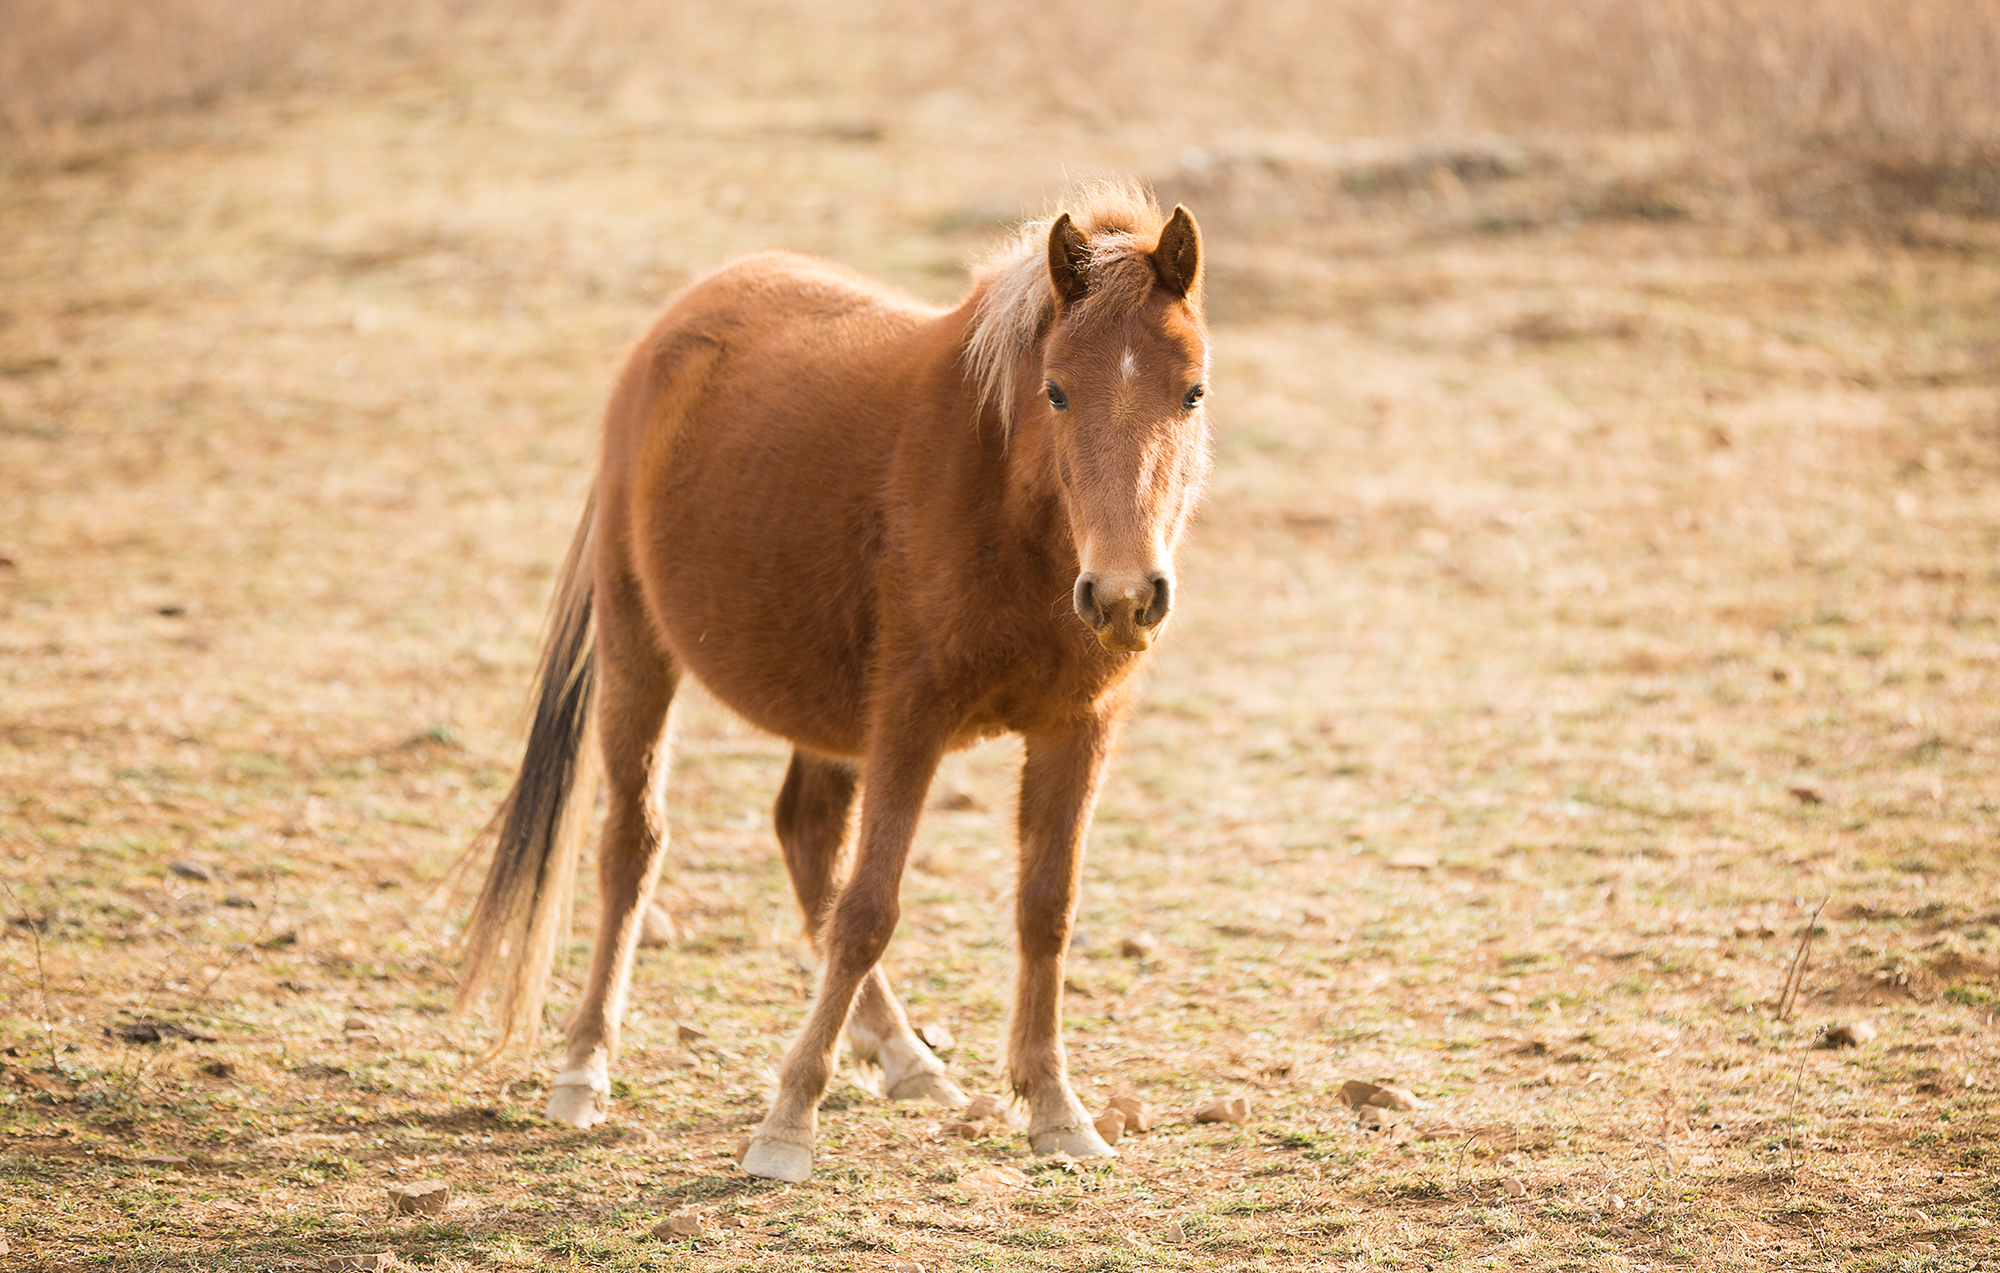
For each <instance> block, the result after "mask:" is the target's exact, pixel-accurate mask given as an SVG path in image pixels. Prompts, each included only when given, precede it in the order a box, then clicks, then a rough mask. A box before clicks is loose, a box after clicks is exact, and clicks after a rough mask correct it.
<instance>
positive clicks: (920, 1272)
mask: <svg viewBox="0 0 2000 1273" xmlns="http://www.w3.org/2000/svg"><path fill="white" fill-rule="evenodd" d="M889 1273H924V1266H923V1265H921V1264H919V1263H917V1262H916V1261H915V1260H898V1261H897V1262H896V1263H894V1264H891V1265H890V1266H889Z"/></svg>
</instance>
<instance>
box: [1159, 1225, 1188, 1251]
mask: <svg viewBox="0 0 2000 1273" xmlns="http://www.w3.org/2000/svg"><path fill="white" fill-rule="evenodd" d="M1160 1241H1162V1242H1164V1243H1166V1244H1167V1245H1168V1246H1180V1245H1181V1244H1182V1243H1184V1242H1186V1241H1187V1226H1186V1225H1184V1224H1182V1223H1181V1222H1180V1221H1178V1220H1169V1221H1167V1227H1166V1228H1164V1229H1162V1230H1160Z"/></svg>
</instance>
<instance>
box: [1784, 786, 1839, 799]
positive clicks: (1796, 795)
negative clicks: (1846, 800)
mask: <svg viewBox="0 0 2000 1273" xmlns="http://www.w3.org/2000/svg"><path fill="white" fill-rule="evenodd" d="M1785 790H1787V791H1789V792H1791V793H1792V798H1793V799H1794V800H1797V801H1798V802H1799V803H1800V804H1839V803H1840V800H1839V797H1838V796H1837V794H1836V793H1835V792H1834V790H1833V788H1831V787H1829V786H1827V785H1826V784H1825V783H1820V782H1795V783H1793V784H1792V785H1791V786H1789V787H1787V788H1785Z"/></svg>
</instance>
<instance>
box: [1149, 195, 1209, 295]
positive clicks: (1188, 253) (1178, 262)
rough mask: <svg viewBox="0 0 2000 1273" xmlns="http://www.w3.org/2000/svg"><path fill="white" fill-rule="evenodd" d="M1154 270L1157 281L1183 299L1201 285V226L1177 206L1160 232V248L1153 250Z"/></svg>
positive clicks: (1182, 208) (1186, 211)
mask: <svg viewBox="0 0 2000 1273" xmlns="http://www.w3.org/2000/svg"><path fill="white" fill-rule="evenodd" d="M1153 268H1154V269H1156V270H1158V271H1159V272H1160V282H1162V283H1164V284H1166V285H1167V286H1168V287H1169V288H1171V289H1172V290H1174V291H1176V292H1178V293H1180V294H1181V295H1182V296H1186V295H1187V294H1188V293H1189V292H1192V291H1194V289H1195V288H1197V287H1199V286H1200V285H1201V227H1200V226H1198V225H1196V224H1195V223H1194V217H1193V216H1192V215H1190V214H1189V212H1188V210H1187V209H1186V208H1184V207H1182V206H1181V205H1180V204H1178V203H1177V204H1175V205H1174V215H1173V216H1171V217H1169V218H1167V224H1166V228H1165V229H1163V230H1161V231H1160V246H1158V247H1156V248H1154V249H1153Z"/></svg>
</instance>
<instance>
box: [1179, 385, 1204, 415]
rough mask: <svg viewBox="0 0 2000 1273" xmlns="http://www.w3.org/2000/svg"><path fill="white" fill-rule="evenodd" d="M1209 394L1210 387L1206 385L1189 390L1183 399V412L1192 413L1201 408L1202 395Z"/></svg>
mask: <svg viewBox="0 0 2000 1273" xmlns="http://www.w3.org/2000/svg"><path fill="white" fill-rule="evenodd" d="M1207 392H1208V386H1206V385H1196V386H1195V387H1194V388H1192V389H1190V390H1188V391H1187V394H1186V395H1185V396H1184V397H1182V398H1181V410H1183V411H1192V410H1194V409H1195V408H1196V407H1198V406H1200V405H1201V398H1202V395H1203V394H1205V393H1207Z"/></svg>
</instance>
